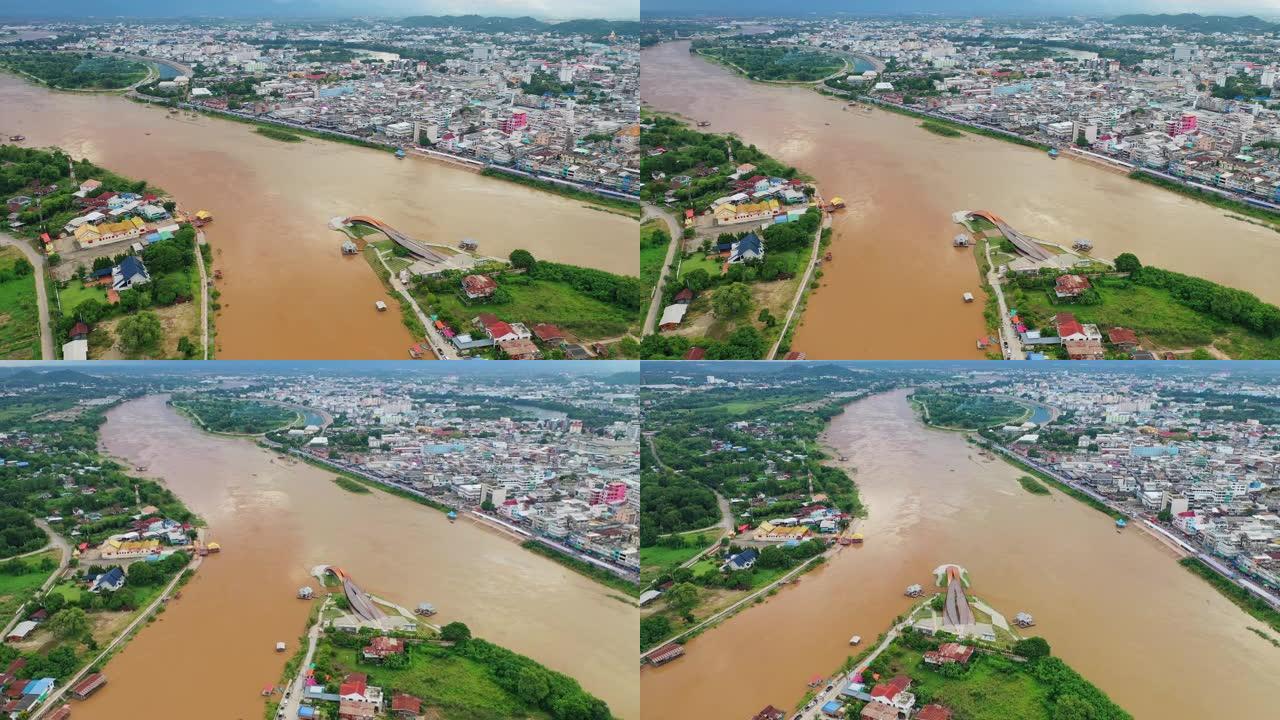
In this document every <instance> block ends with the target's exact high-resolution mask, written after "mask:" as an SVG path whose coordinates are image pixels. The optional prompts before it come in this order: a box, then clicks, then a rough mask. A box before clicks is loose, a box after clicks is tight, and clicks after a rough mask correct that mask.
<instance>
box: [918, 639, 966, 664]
mask: <svg viewBox="0 0 1280 720" xmlns="http://www.w3.org/2000/svg"><path fill="white" fill-rule="evenodd" d="M971 657H973V648H971V647H969V646H968V645H961V644H960V643H953V642H948V643H942V644H941V645H939V646H938V649H937V650H930V651H929V652H926V653H925V654H924V661H925V662H927V663H929V664H930V665H946V664H948V663H960V664H961V665H964V664H965V663H967V662H969V658H971Z"/></svg>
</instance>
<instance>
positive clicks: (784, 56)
mask: <svg viewBox="0 0 1280 720" xmlns="http://www.w3.org/2000/svg"><path fill="white" fill-rule="evenodd" d="M689 50H690V52H695V53H697V54H699V55H702V56H704V57H707V58H711V59H713V60H716V61H719V62H721V63H723V64H725V65H728V66H730V67H732V68H733V69H735V70H737V71H738V72H741V73H742V74H744V75H746V76H747V77H748V78H750V79H752V80H764V81H769V82H817V81H819V80H821V79H823V78H825V77H827V76H828V75H832V74H834V73H837V72H840V70H841V69H843V68H847V67H848V66H849V64H848V63H847V62H845V61H844V60H843V59H842V58H840V57H839V56H837V55H834V54H832V53H829V52H826V51H823V50H819V49H816V48H815V49H808V48H790V47H777V46H764V45H752V44H747V43H744V42H736V41H733V40H727V39H725V38H717V39H715V40H694V41H693V43H692V44H691V45H690V48H689Z"/></svg>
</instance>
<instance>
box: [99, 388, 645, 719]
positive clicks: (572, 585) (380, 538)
mask: <svg viewBox="0 0 1280 720" xmlns="http://www.w3.org/2000/svg"><path fill="white" fill-rule="evenodd" d="M101 438H102V441H101V444H102V447H103V450H104V451H105V452H107V453H109V454H111V455H112V456H114V457H118V458H121V459H122V461H124V462H126V463H128V464H129V465H130V466H139V465H141V466H143V467H146V468H147V470H146V474H147V475H148V476H151V477H156V478H161V479H163V481H164V482H165V484H166V485H167V486H168V487H169V488H170V489H172V490H173V491H174V492H175V493H177V495H178V496H179V497H181V498H182V499H183V501H184V502H185V503H186V504H187V505H188V506H189V507H190V508H191V509H192V510H193V511H194V512H196V513H197V514H199V515H200V516H201V517H202V518H204V520H205V521H206V522H207V523H208V528H209V536H208V537H209V539H210V540H213V541H216V542H218V543H220V544H221V545H222V548H223V550H222V552H221V553H219V554H217V555H211V556H209V557H208V558H207V560H206V562H205V563H204V565H203V567H201V568H200V571H199V572H198V573H197V575H196V577H195V578H194V579H193V580H192V581H191V582H190V583H188V585H187V586H186V587H185V588H184V589H183V591H182V598H181V599H177V600H173V601H171V602H170V603H169V605H168V606H167V608H166V610H165V612H164V613H162V614H161V615H159V619H158V620H157V621H156V622H154V623H152V624H150V625H148V626H146V627H145V629H143V630H142V631H141V632H140V633H139V635H138V636H137V637H136V638H134V640H133V641H131V642H130V643H129V644H128V645H127V646H126V647H125V649H124V650H123V651H122V652H121V653H120V654H118V655H117V656H115V657H114V658H113V659H112V660H111V661H110V662H109V663H108V665H107V666H106V668H105V672H106V674H107V675H108V677H109V678H110V681H109V683H108V684H107V686H106V687H105V688H104V689H103V690H101V691H100V692H98V693H97V694H95V695H94V696H93V697H92V698H91V699H90V700H88V701H86V702H83V703H78V704H76V707H75V715H76V717H77V718H89V719H90V720H135V719H136V718H162V717H186V718H193V719H195V720H236V719H243V720H259V718H261V717H262V712H263V710H262V708H263V699H262V697H261V695H260V692H261V690H262V688H263V687H264V686H266V685H269V684H272V683H274V682H277V681H278V680H279V678H280V674H281V672H282V670H283V667H284V663H285V660H286V657H285V656H286V655H287V654H288V653H286V654H278V653H276V652H275V644H276V642H277V641H280V640H285V641H287V642H288V643H289V648H290V651H292V650H293V649H294V648H295V647H296V646H295V643H296V642H297V638H298V636H299V635H300V634H301V633H302V631H303V629H304V625H305V623H306V619H307V613H308V612H309V609H310V604H309V603H307V602H305V601H302V600H298V599H296V598H295V593H296V591H297V589H298V587H300V586H301V585H304V584H308V583H310V584H311V585H312V586H313V587H317V586H318V585H317V582H316V581H315V580H314V579H312V578H310V577H309V573H310V571H311V569H312V568H313V567H314V566H316V565H319V564H333V565H337V566H340V567H342V568H343V569H344V570H346V571H347V572H349V573H351V574H352V575H353V576H354V577H355V578H356V580H357V581H358V582H359V583H360V584H361V586H362V587H364V588H365V589H366V590H368V591H369V592H371V593H373V594H375V595H379V596H381V597H385V598H387V599H389V600H392V601H393V602H396V603H398V604H400V605H403V606H406V607H414V606H416V605H417V604H418V603H420V602H431V603H433V604H434V605H435V606H436V607H437V608H438V609H439V611H440V613H439V615H437V616H436V618H435V621H437V622H440V623H448V622H451V621H454V620H459V621H462V622H465V623H466V624H467V625H468V626H470V627H471V628H472V631H473V632H474V633H475V634H476V635H477V636H479V637H484V638H486V639H489V640H492V641H494V642H497V643H499V644H501V645H504V646H506V647H509V648H511V649H512V650H515V651H517V652H520V653H523V654H525V655H528V656H530V657H532V658H534V659H536V660H538V661H539V662H542V663H544V664H546V665H547V666H549V667H551V668H553V669H555V670H559V671H561V672H563V673H566V674H568V675H570V676H572V677H574V678H576V679H577V680H578V681H579V682H581V683H582V685H583V686H584V687H585V688H586V689H587V690H589V691H590V692H592V693H593V694H595V695H597V696H598V697H600V698H602V699H604V700H605V701H606V702H608V703H609V705H610V707H611V708H612V710H613V711H614V713H615V714H616V715H617V716H618V717H622V718H636V717H638V716H639V714H640V699H639V688H638V687H637V684H636V682H635V672H636V670H635V655H636V643H637V641H636V637H637V635H636V633H637V632H638V630H637V628H638V623H639V617H638V615H637V611H636V609H635V607H634V606H633V605H631V604H629V603H625V602H622V601H619V600H618V599H617V598H616V597H613V596H614V595H616V593H614V592H613V591H610V590H608V589H606V588H604V587H603V586H600V585H597V584H596V583H593V582H591V581H589V580H587V579H585V578H583V577H582V576H580V575H578V574H577V573H574V572H572V571H569V570H567V569H565V568H563V567H561V566H560V565H558V564H556V563H554V562H552V561H550V560H547V559H545V558H543V557H541V556H538V555H534V554H532V553H530V552H528V551H526V550H524V549H522V548H521V547H520V546H519V545H518V544H517V543H516V542H513V541H512V540H510V539H508V538H506V537H505V536H502V535H499V534H497V533H495V532H492V531H490V530H488V529H484V528H481V527H479V526H476V525H474V524H472V523H471V522H470V521H466V520H459V521H458V522H457V523H450V522H448V520H447V519H446V518H445V517H444V515H443V514H441V513H439V512H437V511H435V510H432V509H430V508H426V507H424V506H421V505H417V504H415V503H412V502H409V501H406V500H403V499H401V498H396V497H393V496H391V495H387V494H384V493H380V492H374V493H372V494H367V495H364V494H352V493H350V492H347V491H346V490H343V489H341V488H339V487H338V486H337V485H336V484H334V483H333V482H332V477H333V474H332V473H328V472H325V471H323V470H320V469H318V468H315V467H313V466H310V465H307V464H305V463H301V462H296V461H291V460H286V459H283V458H281V457H279V456H277V455H276V454H274V453H271V452H268V451H266V450H264V449H261V448H259V447H257V446H256V445H255V444H254V443H253V442H252V441H250V440H245V439H239V438H229V437H218V436H214V435H209V434H207V433H203V432H201V431H198V430H196V429H195V428H194V427H193V426H192V425H191V424H190V423H189V422H188V421H187V420H186V419H184V418H182V417H181V416H179V415H178V414H177V413H176V412H174V411H173V410H172V409H171V408H169V407H168V406H167V405H166V404H165V400H164V398H163V397H160V396H152V397H147V398H144V399H141V400H136V401H132V402H128V403H126V404H124V405H122V406H120V407H117V408H115V409H113V410H112V411H111V412H110V413H109V414H108V419H107V423H106V424H105V425H104V426H103V428H102V435H101Z"/></svg>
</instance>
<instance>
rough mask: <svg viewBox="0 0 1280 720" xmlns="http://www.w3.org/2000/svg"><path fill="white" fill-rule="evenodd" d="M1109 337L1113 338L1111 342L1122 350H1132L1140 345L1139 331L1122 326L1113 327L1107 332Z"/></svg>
mask: <svg viewBox="0 0 1280 720" xmlns="http://www.w3.org/2000/svg"><path fill="white" fill-rule="evenodd" d="M1107 338H1108V339H1109V340H1111V344H1112V345H1115V346H1116V347H1119V348H1121V349H1122V350H1132V349H1133V348H1136V347H1138V333H1136V332H1134V331H1132V330H1130V329H1128V328H1122V327H1113V328H1111V330H1110V332H1108V333H1107Z"/></svg>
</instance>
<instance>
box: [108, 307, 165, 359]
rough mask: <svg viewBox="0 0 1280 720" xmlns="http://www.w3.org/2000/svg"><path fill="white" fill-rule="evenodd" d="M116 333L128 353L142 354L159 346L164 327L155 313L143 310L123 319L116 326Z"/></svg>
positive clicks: (121, 345)
mask: <svg viewBox="0 0 1280 720" xmlns="http://www.w3.org/2000/svg"><path fill="white" fill-rule="evenodd" d="M116 334H117V335H118V336H119V337H120V347H121V348H122V349H123V350H124V351H125V353H126V354H128V355H140V354H142V353H144V352H148V351H154V350H156V349H158V348H159V346H160V339H161V338H162V337H164V328H163V327H162V326H161V325H160V318H159V316H157V315H156V314H155V313H153V312H142V313H138V314H137V315H130V316H129V317H127V318H125V319H123V320H121V321H120V324H119V325H117V326H116Z"/></svg>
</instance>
